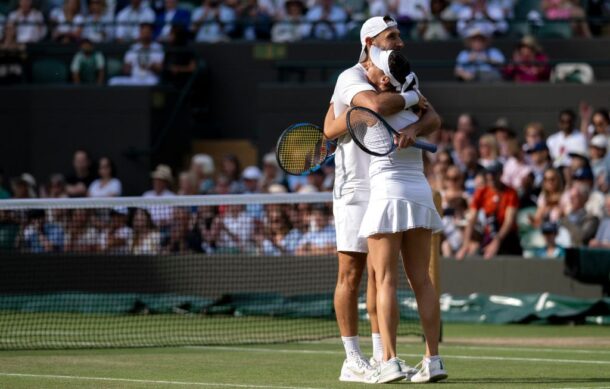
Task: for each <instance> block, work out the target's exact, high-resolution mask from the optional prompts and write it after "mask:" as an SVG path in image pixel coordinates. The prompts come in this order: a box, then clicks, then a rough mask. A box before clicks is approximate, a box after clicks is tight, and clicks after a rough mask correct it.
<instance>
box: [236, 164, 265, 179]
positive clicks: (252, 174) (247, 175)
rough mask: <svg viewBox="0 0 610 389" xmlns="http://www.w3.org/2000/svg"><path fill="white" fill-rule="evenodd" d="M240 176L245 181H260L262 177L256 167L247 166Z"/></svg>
mask: <svg viewBox="0 0 610 389" xmlns="http://www.w3.org/2000/svg"><path fill="white" fill-rule="evenodd" d="M241 176H242V177H243V178H244V179H246V180H260V179H261V178H262V177H263V173H262V172H261V170H260V169H259V168H258V167H256V166H248V167H247V168H245V169H244V171H243V173H242V175H241Z"/></svg>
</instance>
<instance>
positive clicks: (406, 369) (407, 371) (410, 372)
mask: <svg viewBox="0 0 610 389" xmlns="http://www.w3.org/2000/svg"><path fill="white" fill-rule="evenodd" d="M396 360H397V361H398V364H399V365H400V370H401V371H402V372H403V373H404V375H405V380H406V381H409V380H410V379H411V377H412V376H414V375H415V374H416V373H417V369H416V368H414V367H411V366H409V365H407V363H406V362H405V361H403V360H402V359H400V358H398V357H396ZM380 363H381V361H378V360H377V359H375V357H371V359H370V360H369V365H371V367H372V368H377V366H379V364H380Z"/></svg>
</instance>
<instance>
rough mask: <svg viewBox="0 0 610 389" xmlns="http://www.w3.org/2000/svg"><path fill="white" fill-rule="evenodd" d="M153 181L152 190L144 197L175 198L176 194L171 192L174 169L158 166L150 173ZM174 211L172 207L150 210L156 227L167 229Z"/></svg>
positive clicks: (158, 207)
mask: <svg viewBox="0 0 610 389" xmlns="http://www.w3.org/2000/svg"><path fill="white" fill-rule="evenodd" d="M150 178H151V179H152V189H151V190H148V191H146V192H144V194H143V195H142V196H143V197H173V196H175V194H174V192H172V191H171V190H170V188H171V185H172V183H173V181H174V178H173V176H172V169H171V168H170V167H169V166H167V165H163V164H161V165H157V167H156V169H155V170H154V171H153V172H152V173H150ZM172 211H173V209H172V207H170V206H165V205H155V206H152V207H150V208H149V209H148V212H150V216H151V218H152V221H153V223H154V224H155V226H157V227H160V228H166V227H167V226H169V224H170V223H171V220H172V217H173V212H172Z"/></svg>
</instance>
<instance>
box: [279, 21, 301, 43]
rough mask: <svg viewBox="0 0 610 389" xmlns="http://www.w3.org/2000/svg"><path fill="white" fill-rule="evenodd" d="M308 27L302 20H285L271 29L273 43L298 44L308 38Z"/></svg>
mask: <svg viewBox="0 0 610 389" xmlns="http://www.w3.org/2000/svg"><path fill="white" fill-rule="evenodd" d="M307 33H308V26H307V25H306V24H304V23H303V22H302V20H300V19H299V20H294V19H288V18H284V19H282V20H280V21H278V22H276V23H275V24H273V28H272V29H271V40H272V41H273V42H296V41H300V40H301V39H303V38H306V37H307Z"/></svg>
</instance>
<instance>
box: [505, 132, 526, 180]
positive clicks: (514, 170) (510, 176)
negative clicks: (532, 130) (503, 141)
mask: <svg viewBox="0 0 610 389" xmlns="http://www.w3.org/2000/svg"><path fill="white" fill-rule="evenodd" d="M508 153H509V157H508V159H507V160H506V163H505V164H504V172H503V174H502V182H503V183H504V184H505V185H507V186H510V187H511V188H513V189H517V190H519V189H520V188H522V186H523V180H524V179H525V178H527V177H528V176H529V175H530V174H531V173H532V169H531V168H530V167H529V166H528V164H527V163H526V162H525V158H524V156H523V150H522V149H521V147H519V142H517V140H516V139H510V140H509V141H508Z"/></svg>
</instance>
